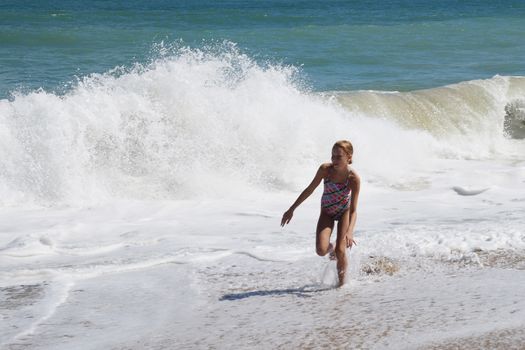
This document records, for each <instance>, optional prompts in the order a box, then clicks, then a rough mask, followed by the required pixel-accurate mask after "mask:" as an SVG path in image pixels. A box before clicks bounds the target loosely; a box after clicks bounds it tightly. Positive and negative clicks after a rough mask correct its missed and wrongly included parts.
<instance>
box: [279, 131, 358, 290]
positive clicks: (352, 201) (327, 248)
mask: <svg viewBox="0 0 525 350" xmlns="http://www.w3.org/2000/svg"><path fill="white" fill-rule="evenodd" d="M353 153H354V149H353V147H352V144H351V143H350V142H349V141H346V140H342V141H338V142H336V143H335V144H334V146H333V147H332V162H331V163H324V164H321V166H320V167H319V170H317V173H316V174H315V177H314V179H313V180H312V182H311V183H310V184H309V185H308V187H306V189H305V190H304V191H303V192H302V193H301V194H300V195H299V197H298V198H297V200H296V201H295V202H294V204H292V206H291V207H290V209H288V210H287V211H286V212H285V213H284V214H283V218H282V220H281V226H284V225H286V224H288V223H289V222H290V220H291V219H292V216H293V212H294V210H295V209H296V208H297V207H298V206H299V205H300V204H301V203H302V202H303V201H304V200H305V199H306V198H308V197H309V196H310V195H311V194H312V193H313V192H314V190H315V189H316V188H317V186H319V184H320V183H321V180H324V192H323V196H322V197H321V214H320V215H319V221H318V222H317V232H316V244H315V245H316V250H317V254H318V255H320V256H325V255H326V254H327V253H332V252H333V251H334V248H333V245H332V243H330V235H331V234H332V230H333V228H334V222H335V221H337V241H336V244H335V257H336V259H337V274H338V276H339V287H340V286H342V285H343V284H344V281H345V272H346V267H347V265H348V262H347V257H346V248H350V247H352V245H353V244H356V242H355V241H354V237H353V232H354V226H355V221H356V217H357V214H356V208H357V199H358V197H359V187H360V179H359V176H358V175H357V173H356V172H355V171H354V170H353V169H351V168H350V166H349V164H352V156H353Z"/></svg>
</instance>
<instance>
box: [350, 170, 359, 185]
mask: <svg viewBox="0 0 525 350" xmlns="http://www.w3.org/2000/svg"><path fill="white" fill-rule="evenodd" d="M348 180H349V181H350V183H353V184H356V185H359V184H360V183H361V178H360V177H359V175H358V174H357V172H356V171H355V170H354V169H353V168H350V167H349V169H348Z"/></svg>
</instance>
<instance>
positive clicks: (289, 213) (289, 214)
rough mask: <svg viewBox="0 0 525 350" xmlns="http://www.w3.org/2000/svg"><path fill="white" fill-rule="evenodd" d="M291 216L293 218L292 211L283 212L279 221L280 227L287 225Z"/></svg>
mask: <svg viewBox="0 0 525 350" xmlns="http://www.w3.org/2000/svg"><path fill="white" fill-rule="evenodd" d="M292 216H293V210H292V209H288V210H287V211H285V212H284V214H283V218H282V219H281V227H282V226H284V225H286V224H287V223H289V222H290V220H292Z"/></svg>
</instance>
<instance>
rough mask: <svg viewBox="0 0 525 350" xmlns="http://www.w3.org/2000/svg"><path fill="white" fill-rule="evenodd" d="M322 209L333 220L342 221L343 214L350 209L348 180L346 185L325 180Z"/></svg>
mask: <svg viewBox="0 0 525 350" xmlns="http://www.w3.org/2000/svg"><path fill="white" fill-rule="evenodd" d="M321 208H322V210H323V211H324V212H325V213H326V214H328V215H329V216H330V217H331V218H332V219H334V220H339V219H341V217H342V216H343V213H344V212H345V211H346V210H348V208H350V186H349V185H348V179H346V182H345V183H337V182H333V181H331V180H330V179H328V178H325V179H324V191H323V196H322V197H321Z"/></svg>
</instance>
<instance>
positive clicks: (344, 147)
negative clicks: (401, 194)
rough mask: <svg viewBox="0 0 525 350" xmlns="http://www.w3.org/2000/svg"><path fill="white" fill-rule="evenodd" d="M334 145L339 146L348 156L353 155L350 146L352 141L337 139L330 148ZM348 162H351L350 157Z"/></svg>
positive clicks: (352, 149) (352, 148)
mask: <svg viewBox="0 0 525 350" xmlns="http://www.w3.org/2000/svg"><path fill="white" fill-rule="evenodd" d="M336 147H339V148H341V149H342V150H343V151H344V152H345V153H346V154H347V155H348V157H350V158H351V157H352V156H353V155H354V146H352V143H351V142H350V141H347V140H340V141H337V142H336V143H334V146H333V147H332V149H334V148H336ZM350 164H352V159H350Z"/></svg>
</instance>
